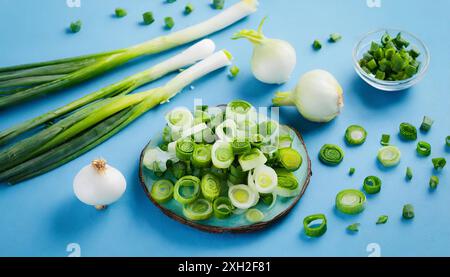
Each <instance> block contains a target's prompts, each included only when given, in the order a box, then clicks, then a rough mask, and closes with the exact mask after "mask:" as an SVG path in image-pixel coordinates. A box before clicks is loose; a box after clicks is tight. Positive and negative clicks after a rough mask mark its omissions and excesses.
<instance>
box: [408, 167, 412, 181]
mask: <svg viewBox="0 0 450 277" xmlns="http://www.w3.org/2000/svg"><path fill="white" fill-rule="evenodd" d="M412 178H413V172H412V168H411V167H409V166H408V167H407V168H406V179H408V180H411V179H412Z"/></svg>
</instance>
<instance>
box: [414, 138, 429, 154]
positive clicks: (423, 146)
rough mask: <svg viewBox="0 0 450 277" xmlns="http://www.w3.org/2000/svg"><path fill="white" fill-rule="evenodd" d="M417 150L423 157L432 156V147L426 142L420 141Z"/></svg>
mask: <svg viewBox="0 0 450 277" xmlns="http://www.w3.org/2000/svg"><path fill="white" fill-rule="evenodd" d="M416 150H417V153H418V154H419V155H421V156H429V155H430V154H431V145H430V144H429V143H428V142H426V141H419V142H418V143H417V148H416Z"/></svg>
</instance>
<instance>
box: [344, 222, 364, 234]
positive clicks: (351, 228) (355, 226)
mask: <svg viewBox="0 0 450 277" xmlns="http://www.w3.org/2000/svg"><path fill="white" fill-rule="evenodd" d="M359 226H361V224H360V223H353V224H350V225H348V226H347V231H349V232H358V231H359Z"/></svg>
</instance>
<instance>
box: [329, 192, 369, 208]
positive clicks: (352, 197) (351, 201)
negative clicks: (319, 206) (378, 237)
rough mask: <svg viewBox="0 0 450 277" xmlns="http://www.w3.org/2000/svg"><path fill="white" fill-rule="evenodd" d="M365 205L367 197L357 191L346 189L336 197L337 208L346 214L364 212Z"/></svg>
mask: <svg viewBox="0 0 450 277" xmlns="http://www.w3.org/2000/svg"><path fill="white" fill-rule="evenodd" d="M365 203H366V196H365V195H364V193H362V192H361V191H359V190H356V189H346V190H343V191H341V192H339V193H338V194H337V195H336V208H337V209H338V210H339V211H341V212H343V213H345V214H358V213H360V212H362V211H363V210H364V204H365Z"/></svg>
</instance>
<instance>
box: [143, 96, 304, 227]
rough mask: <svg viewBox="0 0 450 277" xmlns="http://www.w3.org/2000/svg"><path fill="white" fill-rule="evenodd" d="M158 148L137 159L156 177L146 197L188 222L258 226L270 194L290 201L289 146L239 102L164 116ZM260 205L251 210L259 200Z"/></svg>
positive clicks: (292, 163) (298, 162)
mask: <svg viewBox="0 0 450 277" xmlns="http://www.w3.org/2000/svg"><path fill="white" fill-rule="evenodd" d="M166 121H167V125H166V126H165V127H164V129H163V130H162V143H161V144H160V145H158V146H157V147H154V148H149V149H147V150H146V152H145V154H144V166H146V168H147V169H149V170H151V171H152V172H153V173H155V175H156V176H160V179H159V180H158V181H156V182H155V183H154V184H153V186H152V188H151V196H152V198H153V199H154V200H155V201H157V202H159V203H164V202H167V201H171V200H172V199H173V200H174V201H176V202H178V203H179V204H180V205H182V208H183V215H184V217H186V218H187V219H189V220H206V219H208V218H210V217H212V216H214V217H215V218H218V219H225V218H228V217H230V216H233V215H234V214H239V215H243V217H244V218H245V219H246V220H247V221H248V222H249V223H250V224H255V223H257V222H261V221H264V220H265V218H266V215H265V214H264V213H265V212H267V211H268V210H270V209H272V208H273V207H274V206H275V205H276V204H277V197H283V198H291V197H295V196H298V195H299V194H300V192H301V188H302V187H301V186H300V184H299V181H298V180H297V177H296V176H295V174H294V172H295V171H297V170H298V169H299V168H300V167H301V166H302V164H303V157H302V155H301V154H300V153H299V152H298V151H297V150H295V149H294V148H292V142H293V140H294V138H293V137H292V136H293V134H294V133H293V132H291V130H290V129H287V128H285V127H284V126H280V125H279V123H278V122H277V121H274V120H271V119H268V118H267V116H265V115H260V114H258V113H257V112H256V108H255V107H253V106H252V105H251V104H250V103H248V102H246V101H243V100H234V101H231V102H230V103H228V104H227V106H226V107H211V108H210V107H207V106H198V107H196V108H195V110H194V112H191V111H190V110H189V109H187V108H184V107H179V108H175V109H173V110H171V111H170V112H169V113H167V115H166ZM260 200H261V202H262V203H263V204H264V205H265V206H268V207H265V208H264V209H259V208H256V207H255V206H256V205H257V204H258V203H259V202H260Z"/></svg>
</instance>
